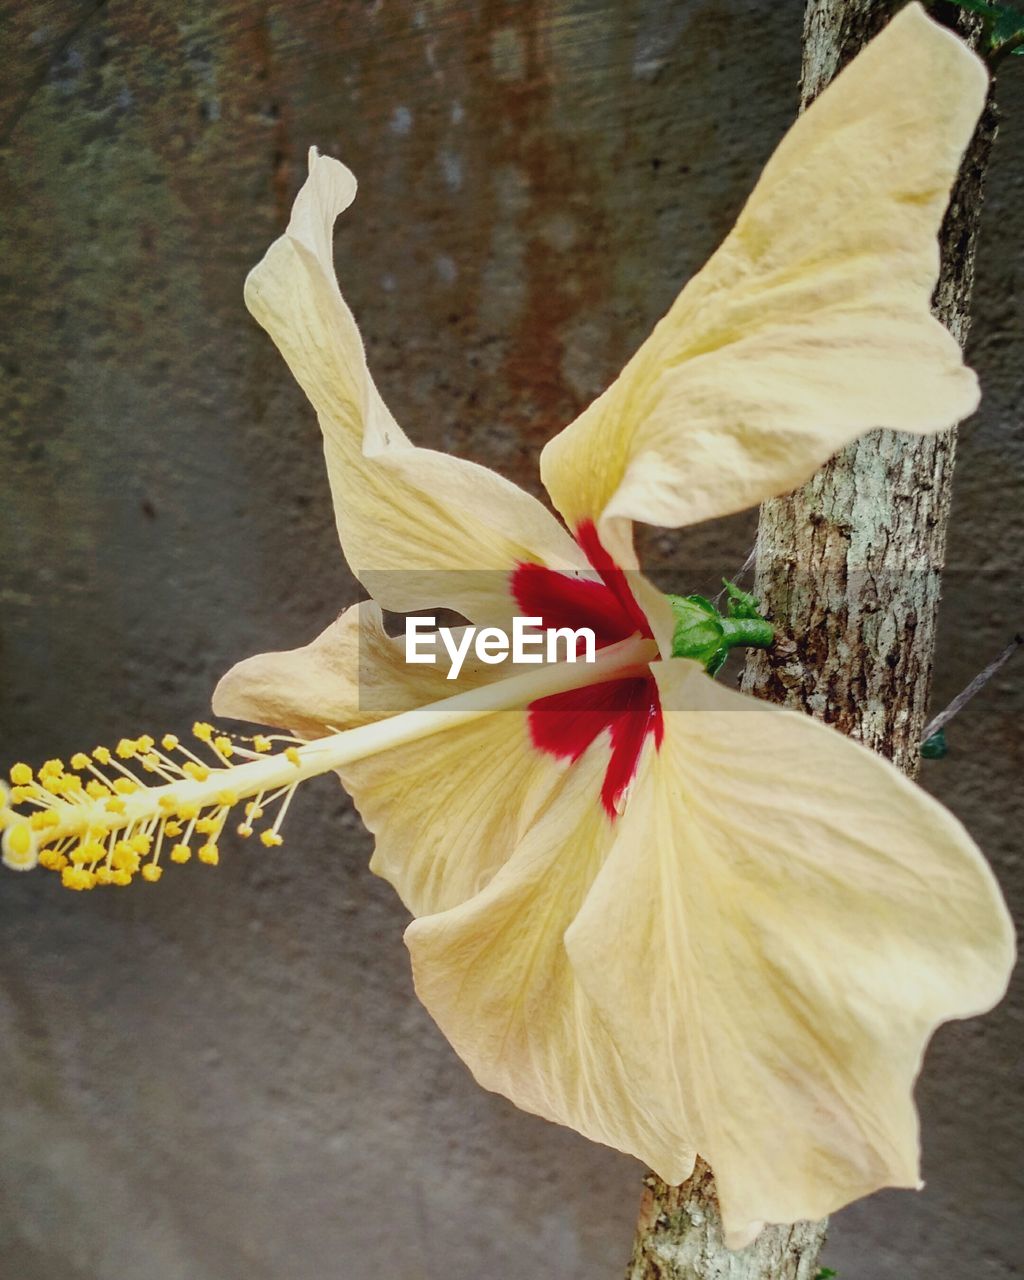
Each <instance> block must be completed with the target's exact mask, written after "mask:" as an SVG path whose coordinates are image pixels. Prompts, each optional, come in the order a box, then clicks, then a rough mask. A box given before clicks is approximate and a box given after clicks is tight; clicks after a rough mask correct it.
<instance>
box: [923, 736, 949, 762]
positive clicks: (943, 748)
mask: <svg viewBox="0 0 1024 1280" xmlns="http://www.w3.org/2000/svg"><path fill="white" fill-rule="evenodd" d="M921 755H922V756H923V757H924V758H925V760H942V759H943V758H944V757H945V756H947V755H949V744H948V743H947V742H946V731H945V729H940V730H939V731H938V732H937V733H933V734H932V735H931V737H930V738H925V740H924V742H922V743H921Z"/></svg>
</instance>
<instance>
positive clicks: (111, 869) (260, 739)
mask: <svg viewBox="0 0 1024 1280" xmlns="http://www.w3.org/2000/svg"><path fill="white" fill-rule="evenodd" d="M192 736H193V738H194V739H195V742H194V744H193V745H192V746H186V745H185V744H184V743H183V742H181V741H180V739H179V738H178V737H177V736H175V735H174V734H171V733H168V734H165V735H164V736H163V737H162V738H161V739H160V740H159V742H157V740H156V739H155V738H152V737H150V736H149V735H148V734H144V735H143V736H142V737H140V738H122V739H121V741H120V742H118V744H117V746H116V747H114V748H113V749H111V748H109V747H95V748H94V749H93V750H92V751H90V752H85V751H80V752H77V753H76V754H75V755H73V756H72V757H71V759H70V761H69V763H68V764H67V765H66V764H65V763H64V761H62V760H47V761H46V763H45V764H43V765H41V766H40V767H39V768H38V769H37V770H33V769H32V768H30V766H29V765H27V764H16V765H14V766H13V767H12V768H11V771H10V779H11V783H12V784H13V785H12V786H11V787H10V788H8V787H7V786H6V784H3V783H0V848H2V854H3V862H4V864H5V865H6V866H7V867H9V868H11V869H12V870H16V871H28V870H31V869H32V868H33V867H36V866H40V867H44V868H46V869H47V870H50V871H54V872H57V873H59V875H60V878H61V882H62V883H63V884H64V886H65V887H66V888H68V889H93V888H96V887H97V886H100V885H115V886H124V885H129V884H131V883H132V881H133V880H135V879H136V878H141V879H143V880H146V881H149V882H150V883H155V882H156V881H158V880H159V879H160V877H161V876H162V875H163V871H164V867H165V865H166V864H167V863H168V862H173V863H185V862H190V861H191V860H192V859H193V857H195V859H196V860H197V861H199V862H202V863H205V864H206V865H208V866H216V865H217V864H218V862H219V861H220V838H221V835H222V833H223V832H224V830H225V828H226V827H227V825H228V823H229V821H233V822H234V823H235V832H236V833H237V834H238V835H239V836H241V837H243V838H245V837H248V836H252V835H254V834H257V833H258V836H259V839H260V840H261V842H262V843H263V844H264V845H266V846H267V847H268V848H274V847H276V846H278V845H281V844H283V843H284V838H283V836H282V835H281V824H282V823H283V821H284V818H285V815H286V813H287V811H288V806H289V804H290V802H291V798H292V796H293V794H294V792H295V789H296V787H297V786H298V785H299V783H300V782H301V781H303V779H304V778H306V777H309V776H311V774H313V773H318V772H320V769H319V768H309V767H304V765H305V763H306V762H304V760H303V749H304V748H308V746H309V744H307V743H304V742H303V741H302V740H301V739H298V738H293V737H291V736H288V735H283V734H271V735H265V734H257V735H256V736H255V737H250V738H243V737H238V736H235V735H228V734H226V733H220V732H217V731H216V730H215V729H214V727H213V726H212V725H210V724H206V723H204V722H201V721H199V722H197V723H196V724H195V725H193V728H192ZM235 814H237V817H235V818H233V816H232V815H235ZM238 819H240V820H238Z"/></svg>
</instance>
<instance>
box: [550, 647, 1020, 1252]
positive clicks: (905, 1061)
mask: <svg viewBox="0 0 1024 1280" xmlns="http://www.w3.org/2000/svg"><path fill="white" fill-rule="evenodd" d="M654 671H655V673H656V676H657V680H658V685H659V688H660V691H661V698H662V706H663V709H664V715H665V736H664V740H663V742H662V746H661V749H660V751H659V752H658V753H657V754H656V755H654V756H652V757H651V758H650V765H649V768H648V769H647V771H646V773H645V774H644V776H643V777H642V778H640V779H639V780H638V783H637V787H636V789H635V791H634V794H633V796H632V799H631V801H630V805H629V809H628V810H627V813H626V815H625V817H624V818H623V820H622V821H621V822H620V823H619V824H618V827H617V830H616V832H615V843H614V846H613V848H612V849H611V851H610V853H609V855H608V857H607V860H606V861H605V862H604V865H603V867H602V870H601V871H600V873H599V875H598V876H597V878H596V880H595V882H594V885H593V888H592V889H591V891H590V893H589V894H588V896H587V899H586V902H585V904H584V905H583V906H582V909H581V910H580V912H579V914H578V915H577V916H576V918H575V920H574V921H573V923H572V925H571V927H570V928H569V929H568V932H567V934H566V939H565V941H566V948H567V950H568V954H569V956H570V959H571V963H572V968H573V971H574V972H575V974H576V975H577V977H578V979H579V981H580V982H581V984H582V985H583V987H584V989H585V990H586V993H587V995H588V996H589V998H590V999H591V1000H592V1001H593V1002H594V1004H595V1005H596V1007H597V1009H598V1010H599V1013H600V1016H601V1018H602V1019H603V1020H604V1022H605V1023H606V1025H607V1027H608V1030H609V1032H610V1034H611V1036H612V1037H613V1039H614V1041H615V1044H616V1045H617V1047H618V1051H619V1053H620V1054H621V1056H622V1059H623V1061H624V1062H625V1064H626V1067H627V1069H628V1072H629V1076H630V1080H631V1087H632V1088H633V1089H635V1090H636V1093H637V1096H638V1097H640V1098H645V1097H649V1098H652V1099H657V1100H658V1105H659V1107H660V1108H662V1109H667V1110H668V1111H669V1112H670V1113H671V1114H673V1115H675V1116H676V1117H677V1118H678V1123H679V1125H680V1127H681V1129H682V1131H683V1132H685V1133H686V1134H688V1135H689V1137H690V1139H691V1140H692V1142H693V1144H694V1146H695V1147H696V1148H697V1150H698V1151H699V1152H700V1153H701V1155H702V1156H704V1157H705V1158H706V1159H707V1160H708V1162H709V1163H710V1164H711V1167H712V1169H713V1170H714V1173H715V1178H716V1183H717V1188H718V1194H719V1197H720V1200H721V1206H722V1213H723V1218H724V1222H725V1226H726V1230H727V1234H728V1238H729V1240H730V1241H731V1243H732V1245H733V1246H734V1247H737V1246H739V1245H740V1244H742V1243H744V1242H745V1241H746V1240H748V1239H749V1238H750V1236H751V1234H752V1232H753V1231H754V1230H756V1227H757V1224H758V1223H759V1222H760V1221H768V1222H793V1221H796V1220H798V1219H802V1218H812V1219H814V1218H820V1217H822V1216H824V1215H825V1214H827V1213H830V1212H831V1211H832V1210H834V1209H837V1208H838V1207H840V1206H841V1205H843V1204H846V1203H848V1202H849V1201H851V1200H853V1199H855V1198H857V1197H859V1196H862V1195H866V1194H867V1193H869V1192H871V1191H874V1190H875V1189H877V1188H879V1187H883V1186H902V1187H913V1186H916V1185H918V1177H919V1175H918V1125H917V1116H916V1112H915V1109H914V1103H913V1087H914V1081H915V1077H916V1076H917V1073H918V1070H919V1068H920V1064H921V1059H922V1055H923V1052H924V1048H925V1046H926V1044H927V1042H928V1040H929V1038H930V1036H931V1034H932V1032H933V1031H934V1030H935V1028H936V1027H937V1026H938V1025H939V1024H940V1023H942V1022H945V1021H947V1020H949V1019H952V1018H964V1017H969V1016H972V1015H974V1014H978V1013H981V1012H984V1011H985V1010H987V1009H989V1008H990V1007H991V1006H992V1005H993V1004H995V1003H996V1001H998V1000H999V999H1000V997H1001V996H1002V994H1003V992H1004V990H1005V987H1006V983H1007V980H1008V977H1009V973H1010V968H1011V965H1012V962H1013V932H1012V926H1011V923H1010V919H1009V916H1008V914H1007V911H1006V907H1005V905H1004V903H1003V901H1002V898H1001V896H1000V893H999V889H998V887H997V885H996V882H995V880H994V878H993V876H992V874H991V872H990V870H989V868H988V866H987V864H986V863H985V860H984V859H983V858H982V856H981V854H980V853H979V851H978V849H977V848H976V847H975V845H974V844H973V842H972V841H971V839H970V837H969V836H968V835H967V833H966V832H965V831H964V829H963V828H962V827H961V826H960V824H959V823H958V822H957V821H956V820H955V819H954V818H953V817H952V816H951V815H950V814H949V813H947V812H946V810H945V809H944V808H943V807H942V806H941V805H940V804H938V803H937V802H936V801H935V800H933V799H932V798H931V797H930V796H928V795H927V794H926V793H925V792H924V791H922V790H921V789H920V788H919V787H917V786H915V785H914V784H913V783H911V782H909V781H908V780H907V779H906V778H904V777H903V776H902V775H901V774H900V773H899V772H898V771H897V770H896V769H895V768H893V767H892V766H891V765H890V764H888V763H887V762H886V761H883V760H882V759H881V758H880V757H878V756H875V755H873V754H872V753H870V752H869V751H867V750H865V749H864V748H863V747H861V746H859V745H858V744H856V743H854V742H852V741H851V740H849V739H848V738H844V737H843V736H842V735H840V734H838V733H836V732H835V731H833V730H831V729H829V728H827V727H825V726H824V725H821V724H820V723H818V722H816V721H814V720H812V719H810V718H809V717H807V716H803V715H799V714H796V713H794V712H790V711H786V710H782V709H780V708H778V707H774V706H771V705H770V704H768V703H761V702H757V701H755V700H753V699H750V698H746V697H744V696H743V695H741V694H738V693H735V692H733V691H731V690H728V689H725V688H722V687H721V686H720V685H717V684H716V683H714V682H713V681H712V680H711V679H709V678H708V677H707V676H706V675H705V674H704V673H703V671H702V670H701V669H700V668H699V667H698V666H697V665H696V664H695V663H690V662H684V661H678V660H677V661H674V662H668V663H658V664H655V667H654ZM559 923H560V922H559ZM615 1070H616V1071H618V1070H619V1064H618V1062H616V1064H615ZM639 1154H642V1155H643V1156H644V1158H645V1159H647V1160H648V1161H649V1162H650V1163H651V1164H652V1165H653V1167H654V1168H655V1169H656V1170H657V1171H658V1172H660V1173H661V1174H662V1176H664V1177H669V1178H671V1177H672V1175H673V1174H674V1172H675V1171H674V1170H673V1169H668V1168H663V1167H660V1166H659V1163H658V1160H659V1154H660V1153H659V1151H658V1150H657V1149H654V1148H652V1149H651V1150H649V1151H642V1152H640V1153H639Z"/></svg>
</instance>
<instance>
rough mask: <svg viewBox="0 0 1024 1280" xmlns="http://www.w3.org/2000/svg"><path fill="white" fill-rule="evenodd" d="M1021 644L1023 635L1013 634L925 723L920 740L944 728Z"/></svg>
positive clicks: (925, 740)
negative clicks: (982, 669) (946, 705)
mask: <svg viewBox="0 0 1024 1280" xmlns="http://www.w3.org/2000/svg"><path fill="white" fill-rule="evenodd" d="M1022 644H1024V635H1016V636H1014V637H1013V639H1012V640H1011V641H1010V643H1009V644H1008V645H1007V646H1006V648H1005V649H1004V650H1003V651H1002V653H1001V654H1000V655H999V657H998V658H996V659H995V661H994V662H990V663H989V664H988V666H987V667H986V668H985V669H984V671H979V672H978V674H977V675H976V676H975V677H974V679H973V680H972V681H971V683H970V684H969V685H968V686H967V687H966V688H965V689H961V691H960V692H959V693H958V694H957V695H956V697H955V698H954V699H953V701H952V702H951V703H950V704H949V706H948V707H946V709H945V710H944V711H940V712H939V714H938V715H937V716H936V717H935V719H934V720H931V721H929V723H928V724H926V725H925V727H924V732H923V733H922V734H921V741H922V742H927V741H928V739H929V738H931V737H932V736H933V735H934V734H936V733H938V732H939V730H940V729H944V728H945V726H946V725H947V724H949V722H950V720H952V719H953V717H954V716H955V715H956V714H957V712H959V711H961V710H962V709H963V708H964V707H965V706H966V705H967V703H968V702H970V700H971V699H972V698H973V697H974V695H975V694H976V693H979V692H980V691H981V690H982V689H984V687H985V685H987V684H988V682H989V681H990V680H991V679H992V677H993V676H994V675H995V674H996V672H997V671H998V670H999V668H1000V667H1002V666H1004V665H1005V664H1006V663H1007V662H1009V661H1010V659H1011V658H1012V657H1013V655H1014V654H1015V653H1016V652H1017V650H1018V649H1019V648H1020V646H1021V645H1022Z"/></svg>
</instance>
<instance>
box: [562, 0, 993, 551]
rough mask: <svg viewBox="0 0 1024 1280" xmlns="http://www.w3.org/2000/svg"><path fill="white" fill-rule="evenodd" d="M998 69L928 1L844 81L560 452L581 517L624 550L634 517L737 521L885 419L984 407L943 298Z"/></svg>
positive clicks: (909, 426) (795, 134)
mask: <svg viewBox="0 0 1024 1280" xmlns="http://www.w3.org/2000/svg"><path fill="white" fill-rule="evenodd" d="M987 83H988V77H987V74H986V72H985V69H984V67H983V65H982V63H981V62H980V60H979V59H977V58H976V57H975V56H974V55H973V54H972V53H970V52H969V51H968V50H967V48H966V47H965V46H964V45H963V44H962V43H961V42H960V41H959V40H958V39H956V37H955V36H953V35H952V34H951V33H950V32H949V31H948V30H946V28H944V27H941V26H938V25H937V24H936V23H933V22H932V21H931V20H930V19H929V18H927V17H926V16H925V14H924V12H923V10H922V9H921V7H920V5H918V4H911V5H908V6H907V8H905V9H904V10H902V12H900V13H899V14H898V16H897V17H895V18H894V19H893V20H892V22H891V23H890V24H889V26H888V27H887V28H886V29H885V31H884V32H883V33H882V34H881V35H880V36H878V38H877V39H876V40H875V41H873V42H872V44H870V45H869V46H868V47H867V48H866V49H865V50H864V51H863V52H862V53H861V54H860V55H859V56H858V57H857V58H856V59H855V60H854V61H853V62H852V63H851V64H850V65H849V66H848V67H847V68H846V69H845V70H844V71H843V72H842V73H841V74H840V75H839V76H838V77H837V78H836V80H835V81H834V82H833V83H832V84H831V85H830V86H829V88H827V89H826V90H825V92H824V93H823V94H822V95H821V96H820V97H819V98H818V99H817V101H816V102H815V103H814V104H813V105H812V106H811V107H810V108H809V110H808V111H806V112H805V113H804V115H802V116H801V117H800V119H799V120H798V121H797V122H796V124H795V125H794V126H793V128H792V129H791V130H790V131H789V133H788V135H787V136H786V137H785V138H784V139H783V141H782V143H781V144H780V146H779V148H778V150H777V151H776V153H775V155H774V156H773V157H772V159H771V160H770V161H769V163H768V165H767V166H766V168H765V170H764V173H763V174H762V176H761V179H760V181H759V182H758V184H757V187H756V188H755V190H754V192H753V194H752V195H751V197H750V200H749V201H748V203H747V206H746V208H745V209H744V210H743V212H742V213H741V215H740V217H739V220H738V221H737V223H736V226H735V228H734V230H733V231H732V233H731V234H730V235H729V237H728V238H727V240H726V241H725V242H724V244H723V245H722V246H721V248H720V249H719V250H718V251H717V253H715V255H714V256H713V257H712V258H711V260H710V261H709V262H708V264H707V266H706V267H705V268H704V270H703V271H701V272H700V274H699V275H697V276H696V277H695V278H694V279H693V280H692V281H691V282H690V283H689V284H688V285H687V287H686V288H685V289H684V290H683V292H682V293H681V294H680V296H679V298H678V299H677V300H676V302H675V304H674V305H673V307H672V309H671V310H670V311H669V313H668V314H667V315H666V316H665V318H664V319H663V320H662V321H661V322H660V323H659V324H658V326H657V327H656V329H655V330H654V333H653V334H652V335H651V337H650V338H649V339H648V340H647V342H645V343H644V345H643V346H642V347H641V348H640V350H639V351H638V352H637V354H636V355H635V356H634V357H633V359H632V360H631V361H630V362H629V364H628V365H627V366H626V368H625V369H624V370H623V372H622V374H621V375H620V377H619V378H618V380H617V381H616V382H615V383H614V384H613V385H612V386H611V387H610V388H609V389H608V390H607V391H606V392H605V393H604V394H603V395H602V396H600V397H599V398H598V399H597V400H596V401H595V402H594V403H593V404H592V405H591V406H590V407H589V408H588V409H587V410H586V411H585V412H584V413H583V414H582V415H581V416H580V417H579V418H578V419H577V420H576V421H575V422H574V423H573V424H572V425H571V426H569V427H567V428H566V429H565V430H564V431H563V432H562V433H561V434H560V435H558V436H556V437H555V438H554V439H553V440H552V441H550V442H549V443H548V445H547V447H546V448H545V450H544V453H543V455H542V458H541V473H542V476H543V479H544V483H545V485H546V486H547V488H548V492H549V493H550V494H551V496H552V498H553V500H554V502H555V505H556V507H557V508H558V509H559V510H560V511H561V513H562V515H563V516H564V517H565V519H566V521H567V522H568V524H569V526H570V527H571V528H576V527H578V525H579V524H580V522H581V521H583V520H585V519H588V518H589V519H593V520H594V521H596V522H597V524H598V529H599V532H600V534H601V537H602V541H603V542H604V544H605V546H606V547H607V548H608V549H609V550H610V551H611V552H612V554H613V555H615V557H616V558H617V559H618V560H619V562H620V563H623V564H627V563H629V546H630V542H631V533H630V521H632V520H643V521H646V522H648V523H650V524H657V525H667V526H677V525H684V524H691V523H694V522H696V521H699V520H704V519H707V518H708V517H711V516H721V515H726V514H728V513H729V512H732V511H737V510H741V509H742V508H744V507H748V506H752V505H753V504H755V503H757V502H760V501H761V500H763V499H764V498H767V497H769V496H771V495H773V494H778V493H782V492H785V491H787V490H789V489H792V488H794V487H796V486H797V485H799V484H801V483H803V481H805V480H806V479H808V477H809V476H811V475H812V474H813V473H814V471H815V470H816V469H817V468H818V467H819V466H820V465H821V464H822V463H823V462H824V461H825V460H826V459H827V458H828V457H829V456H830V455H831V454H832V453H834V452H835V451H836V450H838V449H839V448H841V447H842V446H843V445H844V444H846V443H847V442H848V441H850V440H852V439H854V438H855V437H856V436H858V435H860V434H861V433H862V432H865V431H868V430H870V429H871V428H873V427H891V428H895V429H898V430H902V431H913V432H933V431H941V430H943V429H945V428H947V427H950V426H952V425H953V424H954V423H955V422H956V421H957V420H958V419H960V418H962V417H964V416H966V415H967V414H968V413H970V412H971V411H972V410H973V409H974V408H975V406H976V404H977V400H978V391H977V386H976V381H975V378H974V375H973V373H972V372H971V371H970V370H968V369H966V368H965V367H964V366H963V363H962V359H961V353H960V349H959V347H958V346H957V344H956V342H955V341H954V340H953V338H952V337H951V336H950V335H949V334H948V333H947V332H946V331H945V330H944V329H943V328H942V326H941V325H940V324H939V322H938V321H937V320H935V319H934V318H933V317H932V315H931V313H930V309H929V304H930V300H931V295H932V291H933V288H934V285H935V281H936V278H937V274H938V266H939V256H938V246H937V240H936V236H937V232H938V229H939V225H940V222H941V219H942V216H943V212H944V210H945V207H946V203H947V200H948V197H949V191H950V188H951V186H952V183H953V181H954V178H955V176H956V172H957V169H958V166H959V162H960V158H961V156H962V154H963V152H964V149H965V148H966V146H967V143H968V141H969V139H970V137H971V134H972V132H973V129H974V125H975V122H976V121H977V118H978V115H979V113H980V111H981V109H982V106H983V104H984V100H985V93H986V89H987Z"/></svg>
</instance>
